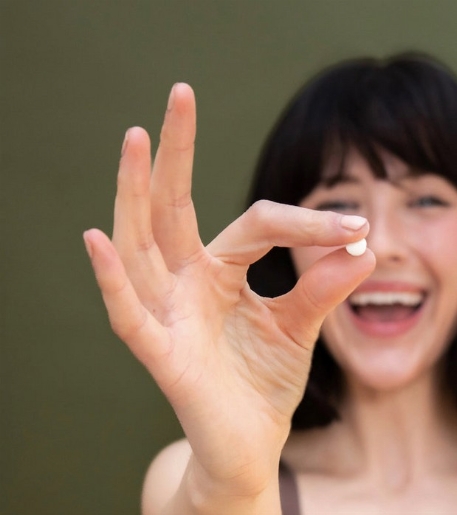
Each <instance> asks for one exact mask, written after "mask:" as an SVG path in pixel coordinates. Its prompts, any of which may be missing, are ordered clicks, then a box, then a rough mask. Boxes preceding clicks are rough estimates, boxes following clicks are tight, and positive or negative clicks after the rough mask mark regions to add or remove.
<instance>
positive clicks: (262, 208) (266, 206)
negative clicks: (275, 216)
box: [246, 199, 275, 225]
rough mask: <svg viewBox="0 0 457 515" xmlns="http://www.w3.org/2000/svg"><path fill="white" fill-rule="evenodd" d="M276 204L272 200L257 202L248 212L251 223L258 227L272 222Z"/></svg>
mask: <svg viewBox="0 0 457 515" xmlns="http://www.w3.org/2000/svg"><path fill="white" fill-rule="evenodd" d="M274 206H275V203H274V202H272V201H271V200H265V199H262V200H257V201H256V202H255V203H254V204H252V206H251V207H250V208H249V209H248V210H247V211H246V215H247V216H248V217H249V219H250V221H251V222H252V223H254V224H256V225H264V224H265V223H268V222H269V221H270V220H271V213H272V211H273V210H274Z"/></svg>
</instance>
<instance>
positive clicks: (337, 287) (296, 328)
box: [274, 248, 376, 349]
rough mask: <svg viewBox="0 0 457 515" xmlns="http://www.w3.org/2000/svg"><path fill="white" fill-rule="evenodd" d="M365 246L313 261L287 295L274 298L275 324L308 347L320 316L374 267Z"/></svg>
mask: <svg viewBox="0 0 457 515" xmlns="http://www.w3.org/2000/svg"><path fill="white" fill-rule="evenodd" d="M375 265H376V260H375V256H374V254H373V252H371V251H370V250H369V249H367V250H366V252H365V253H364V254H363V255H362V256H358V257H354V256H350V255H349V254H348V253H347V252H346V250H345V249H344V248H342V249H339V250H336V251H335V252H332V253H330V254H327V255H325V256H324V257H322V258H321V259H319V260H318V261H316V262H315V263H314V264H313V265H312V266H311V267H310V268H309V269H308V270H307V271H306V272H305V273H304V274H303V275H302V276H301V277H300V278H299V280H298V282H297V284H296V285H295V287H294V288H293V289H292V290H291V291H290V292H289V293H287V294H285V295H282V296H281V297H278V298H276V299H274V304H275V307H274V312H275V315H276V317H277V323H278V324H279V325H281V326H282V327H283V329H284V331H285V332H286V333H287V334H289V335H290V336H291V337H292V338H293V339H294V340H295V341H296V342H297V343H299V344H300V345H302V346H304V347H306V348H309V349H311V347H312V346H313V345H314V342H315V340H316V339H317V337H318V334H319V330H320V327H321V325H322V322H323V321H324V318H325V317H326V316H327V315H328V313H329V312H330V311H332V310H333V309H334V308H335V307H336V306H337V305H338V304H340V303H341V302H343V301H344V300H345V299H346V298H347V297H348V295H350V294H351V292H352V291H353V290H354V289H355V288H356V287H357V286H358V285H359V284H360V283H361V282H362V281H363V280H364V279H366V278H367V277H368V276H369V275H370V274H371V273H372V272H373V270H374V268H375Z"/></svg>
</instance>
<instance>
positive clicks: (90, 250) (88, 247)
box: [83, 231, 94, 259]
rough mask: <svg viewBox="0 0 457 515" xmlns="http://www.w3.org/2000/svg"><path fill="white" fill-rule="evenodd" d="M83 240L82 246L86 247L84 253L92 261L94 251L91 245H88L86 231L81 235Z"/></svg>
mask: <svg viewBox="0 0 457 515" xmlns="http://www.w3.org/2000/svg"><path fill="white" fill-rule="evenodd" d="M83 240H84V245H85V246H86V251H87V253H88V254H89V257H90V258H91V259H92V256H93V254H94V250H93V248H92V244H91V243H90V241H89V239H88V238H87V231H86V232H84V233H83Z"/></svg>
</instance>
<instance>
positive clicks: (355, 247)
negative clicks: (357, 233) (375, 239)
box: [346, 238, 367, 256]
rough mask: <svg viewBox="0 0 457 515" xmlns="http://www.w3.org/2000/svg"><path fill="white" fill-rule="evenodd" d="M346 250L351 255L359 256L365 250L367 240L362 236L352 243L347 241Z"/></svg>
mask: <svg viewBox="0 0 457 515" xmlns="http://www.w3.org/2000/svg"><path fill="white" fill-rule="evenodd" d="M346 250H347V251H348V253H349V254H351V256H361V255H362V254H363V253H364V252H365V251H366V250H367V240H366V239H365V238H362V239H361V240H359V241H355V242H354V243H348V244H347V245H346Z"/></svg>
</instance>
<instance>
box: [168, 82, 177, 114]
mask: <svg viewBox="0 0 457 515" xmlns="http://www.w3.org/2000/svg"><path fill="white" fill-rule="evenodd" d="M176 84H177V83H176ZM176 84H173V87H172V88H171V91H170V96H169V97H168V105H167V110H168V111H170V110H171V109H172V107H173V103H174V100H175V88H176Z"/></svg>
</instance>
